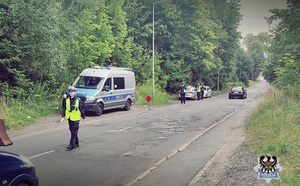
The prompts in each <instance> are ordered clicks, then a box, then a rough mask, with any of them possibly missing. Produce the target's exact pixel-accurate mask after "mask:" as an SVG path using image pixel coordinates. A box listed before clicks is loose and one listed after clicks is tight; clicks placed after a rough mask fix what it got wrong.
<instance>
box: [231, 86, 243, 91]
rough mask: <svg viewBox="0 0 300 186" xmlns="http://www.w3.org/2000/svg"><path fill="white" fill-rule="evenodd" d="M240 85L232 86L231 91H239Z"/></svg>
mask: <svg viewBox="0 0 300 186" xmlns="http://www.w3.org/2000/svg"><path fill="white" fill-rule="evenodd" d="M241 90H242V87H233V88H232V89H231V91H241Z"/></svg>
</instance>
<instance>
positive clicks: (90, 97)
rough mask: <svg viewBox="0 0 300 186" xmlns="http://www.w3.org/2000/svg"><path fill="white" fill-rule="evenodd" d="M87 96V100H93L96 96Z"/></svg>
mask: <svg viewBox="0 0 300 186" xmlns="http://www.w3.org/2000/svg"><path fill="white" fill-rule="evenodd" d="M85 98H86V101H93V100H94V98H93V97H92V96H86V97H85Z"/></svg>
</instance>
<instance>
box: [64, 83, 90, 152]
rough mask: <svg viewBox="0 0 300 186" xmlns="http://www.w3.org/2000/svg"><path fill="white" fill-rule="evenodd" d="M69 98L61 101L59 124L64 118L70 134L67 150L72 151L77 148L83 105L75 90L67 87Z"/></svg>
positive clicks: (83, 115) (83, 117)
mask: <svg viewBox="0 0 300 186" xmlns="http://www.w3.org/2000/svg"><path fill="white" fill-rule="evenodd" d="M68 90H69V96H68V97H67V98H66V100H65V101H63V105H62V108H63V112H62V118H61V122H62V121H63V120H64V118H66V119H67V120H68V122H69V130H70V132H71V139H70V143H69V146H67V149H69V150H73V149H74V148H77V147H79V140H78V129H79V122H80V118H82V119H85V113H84V109H83V103H82V101H81V100H80V98H78V97H77V96H76V88H75V87H73V86H72V87H69V89H68Z"/></svg>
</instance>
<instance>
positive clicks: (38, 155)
mask: <svg viewBox="0 0 300 186" xmlns="http://www.w3.org/2000/svg"><path fill="white" fill-rule="evenodd" d="M52 152H55V150H50V151H47V152H44V153H41V154H37V155H34V156H31V157H29V158H28V159H32V158H36V157H40V156H43V155H46V154H50V153H52Z"/></svg>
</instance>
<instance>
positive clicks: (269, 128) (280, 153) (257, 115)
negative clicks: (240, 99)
mask: <svg viewBox="0 0 300 186" xmlns="http://www.w3.org/2000/svg"><path fill="white" fill-rule="evenodd" d="M287 95H289V94H286V92H284V91H279V90H277V89H275V88H271V89H269V91H267V92H266V93H265V94H263V100H262V102H261V103H260V105H259V106H258V107H257V109H256V110H255V111H254V112H253V113H252V115H251V116H250V118H249V123H248V124H247V126H246V131H247V139H248V140H247V141H246V142H245V143H244V147H245V149H246V150H247V151H250V152H252V153H254V154H256V155H258V156H261V155H265V154H271V155H275V156H277V157H278V158H279V164H280V166H282V167H283V170H282V171H281V172H280V179H279V180H272V182H271V183H272V184H275V185H289V186H299V185H300V100H299V98H298V96H288V97H287Z"/></svg>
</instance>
